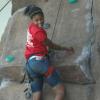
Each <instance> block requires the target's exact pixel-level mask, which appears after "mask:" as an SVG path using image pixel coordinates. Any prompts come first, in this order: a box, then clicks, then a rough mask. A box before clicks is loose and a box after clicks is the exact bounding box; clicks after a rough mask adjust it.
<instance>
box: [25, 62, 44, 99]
mask: <svg viewBox="0 0 100 100" xmlns="http://www.w3.org/2000/svg"><path fill="white" fill-rule="evenodd" d="M32 64H34V63H31V61H29V62H28V63H27V65H26V70H27V74H28V77H29V80H30V85H31V90H32V93H33V100H42V89H43V76H42V75H41V74H39V73H36V72H34V71H33V70H32V67H33V66H34V65H32Z"/></svg>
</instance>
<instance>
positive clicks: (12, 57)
mask: <svg viewBox="0 0 100 100" xmlns="http://www.w3.org/2000/svg"><path fill="white" fill-rule="evenodd" d="M14 59H15V57H14V56H12V55H7V56H6V57H5V61H7V62H12V61H13V60H14Z"/></svg>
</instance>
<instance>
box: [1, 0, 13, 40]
mask: <svg viewBox="0 0 100 100" xmlns="http://www.w3.org/2000/svg"><path fill="white" fill-rule="evenodd" d="M7 1H8V0H0V9H1V8H2V7H3V6H4V5H5V4H6V3H7ZM11 9H12V2H10V3H9V4H8V5H7V6H6V7H5V8H4V9H3V10H2V11H1V12H0V40H1V37H2V34H3V32H4V29H5V27H6V24H7V22H8V19H9V18H10V17H11Z"/></svg>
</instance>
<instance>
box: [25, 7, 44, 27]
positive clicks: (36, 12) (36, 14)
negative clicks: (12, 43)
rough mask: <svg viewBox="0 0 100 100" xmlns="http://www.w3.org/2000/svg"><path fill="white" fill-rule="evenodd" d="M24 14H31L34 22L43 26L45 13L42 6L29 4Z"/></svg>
mask: <svg viewBox="0 0 100 100" xmlns="http://www.w3.org/2000/svg"><path fill="white" fill-rule="evenodd" d="M24 14H25V15H27V16H29V17H30V19H31V20H32V22H33V23H34V24H36V25H38V26H39V27H42V26H43V24H44V14H43V12H42V9H41V8H39V7H37V6H35V5H29V6H27V7H26V9H25V11H24Z"/></svg>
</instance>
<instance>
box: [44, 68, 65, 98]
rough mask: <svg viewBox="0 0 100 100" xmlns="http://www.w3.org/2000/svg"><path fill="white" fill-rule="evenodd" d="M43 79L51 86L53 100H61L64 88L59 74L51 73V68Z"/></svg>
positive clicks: (56, 72)
mask: <svg viewBox="0 0 100 100" xmlns="http://www.w3.org/2000/svg"><path fill="white" fill-rule="evenodd" d="M45 79H46V81H47V83H48V84H49V85H50V86H52V88H53V90H54V92H55V94H56V97H55V100H63V99H64V94H65V88H64V85H63V84H62V82H61V79H60V74H59V72H58V71H57V70H55V71H52V70H51V68H49V69H48V72H47V74H46V75H45Z"/></svg>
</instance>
